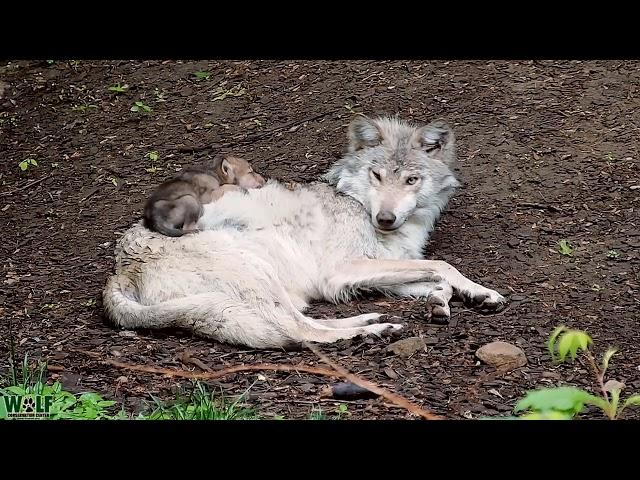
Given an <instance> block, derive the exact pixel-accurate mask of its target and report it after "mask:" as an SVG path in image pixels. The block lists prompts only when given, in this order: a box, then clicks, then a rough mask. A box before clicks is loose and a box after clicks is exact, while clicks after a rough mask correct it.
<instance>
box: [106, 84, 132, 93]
mask: <svg viewBox="0 0 640 480" xmlns="http://www.w3.org/2000/svg"><path fill="white" fill-rule="evenodd" d="M127 90H129V85H126V84H125V85H120V84H119V83H116V84H115V85H112V86H110V87H109V91H110V92H115V93H125V92H126V91H127Z"/></svg>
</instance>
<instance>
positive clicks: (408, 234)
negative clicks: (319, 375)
mask: <svg viewBox="0 0 640 480" xmlns="http://www.w3.org/2000/svg"><path fill="white" fill-rule="evenodd" d="M455 156H456V155H455V137H454V133H453V131H452V129H451V128H450V127H449V126H448V125H447V124H446V123H445V122H444V121H441V120H436V121H434V122H431V123H429V124H427V125H422V126H418V125H414V124H412V123H409V122H407V121H404V120H401V119H399V118H395V117H375V118H369V117H365V116H358V117H356V118H355V119H354V120H353V121H352V122H351V123H350V125H349V127H348V149H347V151H346V153H345V154H344V156H343V157H342V158H341V159H340V160H338V161H336V162H335V163H334V164H333V165H332V166H331V167H330V169H329V170H328V172H327V173H326V174H325V175H324V177H323V178H322V179H320V180H319V181H315V182H311V183H308V184H301V185H298V186H296V187H294V188H291V189H289V188H286V187H285V186H284V185H283V184H282V183H281V182H279V181H277V180H274V179H270V180H269V181H268V182H267V183H266V185H265V186H264V187H262V188H261V189H257V190H249V191H248V192H247V193H246V194H240V193H237V192H229V193H227V194H225V195H224V196H223V197H222V198H221V199H220V200H218V201H217V202H215V203H211V204H208V205H206V206H205V212H204V214H203V216H202V217H201V218H200V220H199V224H198V226H199V229H200V230H201V231H200V232H199V233H197V234H195V235H189V236H185V237H179V238H168V237H164V236H161V235H158V234H155V233H154V232H150V231H149V230H147V229H145V228H144V227H143V226H142V225H140V224H138V225H134V226H133V227H131V228H130V229H129V230H128V231H127V232H126V233H125V234H124V235H123V236H122V238H121V239H120V240H119V242H118V243H117V247H116V268H115V274H114V275H112V276H111V277H110V278H109V279H108V281H107V284H106V286H105V288H104V291H103V305H104V310H105V314H106V317H107V318H108V319H109V320H110V321H111V322H112V323H114V324H115V325H117V326H119V327H122V328H126V329H137V328H147V329H157V328H167V327H172V328H181V329H186V330H188V331H190V332H192V333H193V334H195V335H197V336H200V337H204V338H207V339H211V340H214V341H219V342H225V343H229V344H235V345H241V346H245V347H250V348H256V349H277V348H290V347H300V346H301V345H302V344H304V342H317V343H330V342H335V341H338V340H341V339H346V338H352V337H355V336H358V335H381V334H382V333H383V332H385V331H392V330H400V329H401V328H402V327H403V325H402V324H397V323H390V322H385V321H383V320H384V318H383V316H382V315H381V314H379V313H375V312H373V313H367V314H362V315H357V316H354V317H348V318H340V319H338V318H330V319H319V318H310V317H309V316H306V315H305V314H304V311H305V309H307V307H308V306H309V303H310V302H311V301H314V300H320V301H329V302H334V303H339V302H346V301H349V300H350V299H352V298H354V297H355V296H356V295H357V294H359V293H360V292H363V291H374V292H380V293H382V294H384V295H387V296H390V297H412V298H417V299H422V300H424V302H425V310H426V311H427V313H428V314H429V315H433V316H439V317H444V318H445V319H446V318H447V317H449V315H450V309H449V300H450V299H451V298H452V296H453V295H454V294H456V295H458V296H460V297H462V298H463V299H465V300H467V301H468V302H470V303H472V304H474V305H480V306H482V307H486V308H493V309H500V308H502V307H503V306H504V304H505V299H504V297H502V295H500V294H499V293H498V292H497V291H495V290H492V289H489V288H487V287H484V286H482V285H479V284H477V283H475V282H473V281H471V280H470V279H468V278H467V277H465V276H464V275H463V274H462V273H460V272H459V271H458V270H457V269H456V268H454V267H453V266H451V265H449V264H448V263H446V262H443V261H439V260H425V259H423V247H424V245H425V242H426V241H427V239H428V238H429V235H430V233H431V232H432V231H433V229H434V225H435V223H436V221H437V219H438V218H439V216H440V214H441V213H442V211H443V209H444V208H445V207H446V205H447V203H448V201H449V199H450V197H451V195H452V194H453V193H454V191H455V190H456V188H457V187H458V186H459V181H458V180H457V179H456V177H455V175H454V172H453V164H454V162H455Z"/></svg>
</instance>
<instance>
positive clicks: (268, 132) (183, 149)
mask: <svg viewBox="0 0 640 480" xmlns="http://www.w3.org/2000/svg"><path fill="white" fill-rule="evenodd" d="M333 112H335V110H329V111H326V112H323V113H319V114H316V115H313V116H310V117H306V118H303V119H302V120H296V121H294V122H290V123H286V124H284V125H281V126H279V127H274V128H270V129H269V130H265V131H264V132H260V133H256V134H253V135H249V136H247V137H245V138H243V139H241V140H238V141H236V142H227V143H210V144H207V145H194V146H191V147H189V146H181V147H173V148H172V150H175V151H178V152H183V153H185V152H186V153H191V152H201V151H203V150H210V149H216V150H220V149H221V148H229V147H233V146H236V145H242V144H244V143H249V142H253V141H255V140H260V139H262V138H265V137H268V136H269V135H272V134H273V133H276V132H279V131H281V130H284V129H286V128H289V129H290V128H293V127H295V126H296V125H300V124H302V123H306V122H312V121H314V120H320V119H321V118H323V117H326V116H327V115H330V114H332V113H333Z"/></svg>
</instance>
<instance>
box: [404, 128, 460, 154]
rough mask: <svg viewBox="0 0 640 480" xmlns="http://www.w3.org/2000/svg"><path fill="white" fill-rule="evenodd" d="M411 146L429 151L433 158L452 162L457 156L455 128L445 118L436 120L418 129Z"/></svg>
mask: <svg viewBox="0 0 640 480" xmlns="http://www.w3.org/2000/svg"><path fill="white" fill-rule="evenodd" d="M411 146H412V147H413V148H418V149H421V150H424V151H425V152H428V153H429V155H430V156H431V157H433V158H437V159H438V160H441V161H443V162H444V163H451V162H452V161H453V160H454V157H455V151H454V150H455V137H454V135H453V130H451V127H449V125H447V124H446V123H445V122H444V121H443V120H436V121H434V122H431V123H430V124H429V125H426V126H424V127H421V128H419V129H417V130H416V132H415V133H414V134H413V137H412V139H411Z"/></svg>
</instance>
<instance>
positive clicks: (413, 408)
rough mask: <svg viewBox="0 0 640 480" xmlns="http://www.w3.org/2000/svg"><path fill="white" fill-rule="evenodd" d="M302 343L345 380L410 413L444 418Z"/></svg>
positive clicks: (429, 418)
mask: <svg viewBox="0 0 640 480" xmlns="http://www.w3.org/2000/svg"><path fill="white" fill-rule="evenodd" d="M304 344H305V346H306V347H307V348H308V349H309V350H311V351H312V352H313V353H315V354H316V355H317V356H318V358H319V359H320V360H322V361H323V362H324V363H326V364H327V365H329V366H330V367H331V368H333V369H334V370H335V371H336V372H338V373H339V374H340V375H341V376H342V377H344V378H345V379H346V380H349V381H350V382H351V383H353V384H355V385H357V386H359V387H362V388H366V389H367V390H369V391H371V392H373V393H377V394H378V395H380V396H381V397H383V398H385V399H387V400H388V401H390V402H391V403H393V404H394V405H398V406H399V407H402V408H404V409H405V410H408V411H409V412H410V413H413V414H414V415H417V416H419V417H422V418H425V419H427V420H444V417H441V416H440V415H435V414H433V413H431V412H429V411H428V410H425V409H423V408H422V407H419V406H418V405H416V404H415V403H412V402H410V401H409V400H407V399H406V398H404V397H401V396H400V395H397V394H395V393H393V392H390V391H389V390H386V389H384V388H382V387H379V386H377V385H375V384H374V383H371V382H370V381H369V380H365V379H364V378H360V377H358V376H356V375H353V374H352V373H349V372H348V371H347V370H345V369H344V368H342V367H341V366H340V365H337V364H336V363H335V362H333V361H332V360H330V359H329V358H328V357H327V356H326V355H325V354H323V353H322V352H321V351H320V350H318V349H317V348H316V347H315V346H313V345H311V344H310V343H308V342H304Z"/></svg>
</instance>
